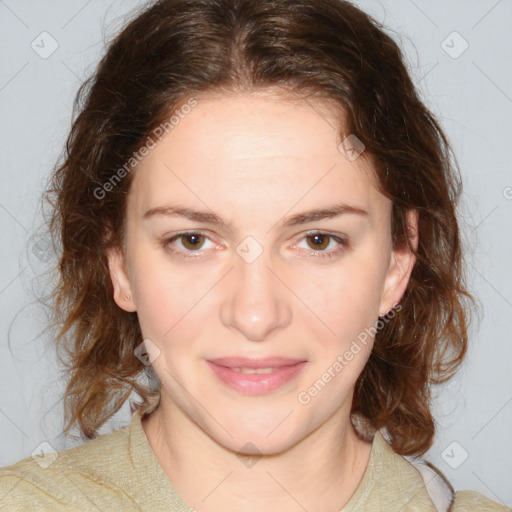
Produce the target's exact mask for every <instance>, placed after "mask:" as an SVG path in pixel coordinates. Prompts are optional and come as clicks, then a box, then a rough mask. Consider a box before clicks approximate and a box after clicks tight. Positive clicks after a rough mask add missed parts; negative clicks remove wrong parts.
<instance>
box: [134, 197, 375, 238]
mask: <svg viewBox="0 0 512 512" xmlns="http://www.w3.org/2000/svg"><path fill="white" fill-rule="evenodd" d="M344 214H353V215H361V216H365V215H368V212H367V211H365V210H363V209H362V208H358V207H357V206H352V205H349V204H345V203H340V204H335V205H333V206H329V207H326V208H317V209H314V210H308V211H305V212H301V213H297V214H294V215H291V216H289V217H284V218H283V219H282V220H281V221H280V222H278V223H277V224H280V225H281V226H282V227H292V226H298V225H301V224H307V223H309V222H316V221H319V220H323V219H332V218H334V217H338V216H340V215H344ZM160 215H161V216H166V217H185V218H187V219H189V220H192V221H196V222H202V223H205V224H216V225H219V226H222V227H224V228H226V229H228V230H229V231H232V228H231V227H230V226H229V224H228V223H227V222H226V221H225V220H224V219H223V218H222V217H220V216H219V215H217V214H216V213H213V212H212V211H206V210H195V209H193V208H187V207H181V206H157V207H155V208H151V209H149V210H148V211H147V212H145V213H144V215H143V218H144V219H149V218H152V217H156V216H160Z"/></svg>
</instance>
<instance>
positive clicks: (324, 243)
mask: <svg viewBox="0 0 512 512" xmlns="http://www.w3.org/2000/svg"><path fill="white" fill-rule="evenodd" d="M306 238H307V240H308V245H309V246H310V247H311V249H314V250H319V249H325V248H326V247H328V246H329V240H330V237H329V235H322V234H319V233H316V234H314V235H308V236H307V237H306ZM310 240H313V244H314V245H313V246H311V245H310V244H309V241H310Z"/></svg>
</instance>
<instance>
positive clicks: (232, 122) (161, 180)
mask: <svg viewBox="0 0 512 512" xmlns="http://www.w3.org/2000/svg"><path fill="white" fill-rule="evenodd" d="M339 124H340V121H339V114H336V113H335V112H333V109H332V106H330V105H329V104H327V103H323V102H321V101H319V100H314V101H312V100H307V101H306V100H300V99H297V98H290V99H284V98H280V97H273V96H269V95H265V94H255V93H246V94H239V95H230V96H218V97H212V98H205V99H201V100H199V101H198V103H197V105H196V106H195V107H193V108H191V109H190V111H189V112H188V113H187V114H186V115H182V116H180V121H179V123H177V124H175V125H174V127H173V128H172V130H170V131H169V132H168V133H167V134H166V135H164V136H163V137H162V138H161V140H160V141H159V142H158V143H157V144H156V146H155V147H154V148H153V149H152V150H151V151H150V152H149V154H148V155H147V156H145V157H144V159H143V160H142V161H141V163H140V164H139V165H138V167H137V169H136V172H135V173H134V174H135V175H134V180H133V183H132V190H131V191H130V194H131V196H132V198H131V200H132V203H134V205H135V206H136V207H137V209H139V210H141V209H144V208H145V209H147V208H151V207H154V206H158V205H159V204H165V203H168V202H169V201H171V200H176V199H178V198H179V197H178V196H181V198H183V193H185V195H187V196H189V197H190V199H192V201H196V202H197V200H202V199H203V198H204V201H203V202H204V203H206V204H208V206H209V207H213V206H215V205H214V204H210V203H212V202H213V203H215V202H217V205H216V206H218V207H219V208H220V209H222V208H223V207H225V205H226V204H227V203H226V201H227V200H228V201H229V202H230V204H233V203H238V201H239V200H240V199H242V198H243V203H244V205H246V206H250V205H252V206H256V205H258V204H259V205H261V203H262V201H264V202H265V203H266V204H267V205H268V204H269V203H272V204H273V203H275V202H278V203H281V204H282V207H283V208H284V207H287V208H288V209H289V208H291V207H292V206H293V204H295V203H299V202H300V203H301V204H300V206H302V207H314V206H316V204H315V203H318V201H319V200H321V201H322V202H323V203H329V202H335V201H339V200H340V199H341V200H347V202H351V203H356V206H359V207H361V208H364V209H367V210H371V209H372V208H376V209H378V208H379V206H380V207H382V204H381V203H382V201H383V196H382V195H381V194H380V193H379V192H378V191H377V189H376V187H375V186H374V180H375V178H374V173H373V171H372V169H371V167H370V164H369V160H368V159H366V158H363V157H360V158H358V159H357V160H355V161H350V160H349V159H347V157H346V155H345V154H343V152H342V151H340V149H339V144H340V142H341V140H342V138H343V135H341V134H340V126H339ZM206 199H208V201H209V203H208V202H207V201H206ZM348 200H350V201H348ZM203 206H204V205H203Z"/></svg>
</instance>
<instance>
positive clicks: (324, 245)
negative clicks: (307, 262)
mask: <svg viewBox="0 0 512 512" xmlns="http://www.w3.org/2000/svg"><path fill="white" fill-rule="evenodd" d="M303 240H304V241H305V243H306V244H307V247H305V249H309V250H310V251H311V252H310V255H311V256H312V257H320V258H326V257H327V258H328V257H332V256H335V255H337V254H339V253H340V252H342V251H343V250H344V249H346V247H347V246H348V240H346V239H345V238H342V237H340V236H336V235H333V234H330V233H325V232H323V231H313V232H310V233H306V235H305V236H304V237H303ZM297 247H300V244H298V245H297ZM328 249H330V250H328Z"/></svg>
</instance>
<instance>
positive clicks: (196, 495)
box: [0, 0, 506, 512]
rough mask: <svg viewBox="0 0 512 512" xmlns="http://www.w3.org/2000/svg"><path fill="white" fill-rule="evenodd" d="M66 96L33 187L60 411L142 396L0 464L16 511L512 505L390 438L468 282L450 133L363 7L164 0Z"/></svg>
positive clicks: (401, 427) (416, 404)
mask: <svg viewBox="0 0 512 512" xmlns="http://www.w3.org/2000/svg"><path fill="white" fill-rule="evenodd" d="M79 99H81V100H82V102H81V104H80V113H79V115H78V116H77V118H76V120H75V122H74V125H73V128H72V131H71V133H70V135H69V139H68V143H67V154H66V158H65V161H64V162H63V163H62V164H61V165H60V166H59V167H58V169H57V170H56V172H55V174H54V176H53V180H52V184H51V187H50V189H49V195H48V197H49V199H50V201H51V202H52V204H53V207H54V211H53V216H52V219H51V225H50V228H51V230H52V232H53V233H54V235H55V237H56V239H57V240H58V241H59V243H60V244H61V245H62V255H61V257H60V265H59V270H60V281H59V283H58V284H57V286H56V288H55V290H54V299H55V325H56V326H57V327H58V337H57V339H58V342H59V347H60V348H61V349H63V351H64V354H65V362H66V364H67V365H68V367H69V376H70V378H69V383H68V387H67V391H66V396H65V405H66V411H67V429H68V430H69V429H70V428H71V427H72V426H74V425H78V426H79V428H80V429H81V431H82V432H83V434H84V435H85V436H86V437H88V438H93V437H95V436H96V433H97V431H98V428H99V427H100V426H101V425H102V424H103V423H104V422H105V421H106V420H107V419H108V418H109V417H111V416H112V414H113V413H114V412H115V411H117V410H118V409H119V408H120V407H121V406H122V404H123V403H125V402H126V400H127V399H128V398H129V397H130V395H131V394H132V392H134V391H135V392H136V393H137V394H138V395H139V396H140V398H141V399H140V402H139V403H138V404H136V405H135V406H134V412H133V416H132V421H131V424H130V426H129V427H127V428H123V429H120V430H118V431H116V432H113V433H110V434H106V435H102V436H99V437H96V438H95V439H94V440H91V441H89V442H87V443H85V444H83V445H81V446H79V447H77V448H74V449H71V450H68V451H64V452H59V453H57V454H56V453H48V454H46V455H44V454H42V455H41V456H37V455H36V456H34V457H33V458H29V459H25V460H23V461H21V462H19V463H17V464H15V465H13V466H11V467H8V468H4V469H2V471H1V473H0V474H1V476H0V496H1V497H2V501H0V504H2V506H3V507H6V510H27V509H29V510H96V509H99V510H102V511H107V510H123V511H125V510H148V511H159V510H173V511H192V510H197V511H200V512H203V511H204V512H210V511H220V510H223V511H231V510H233V511H234V510H243V511H248V512H252V511H261V510H269V511H270V510H272V511H273V510H276V511H277V510H279V511H283V510H286V511H295V510H297V511H299V510H309V511H313V510H315V511H316V510H318V511H326V512H327V511H339V510H343V511H345V512H346V511H356V510H372V511H373V510H376V511H378V510H382V511H384V510H385V511H392V510H396V511H398V510H415V511H435V510H447V509H448V508H450V509H451V510H496V511H498V510H506V507H503V506H501V505H499V504H497V503H494V502H492V501H491V500H489V499H487V498H485V497H484V496H482V495H479V494H477V493H473V492H470V491H464V492H457V493H456V494H455V495H454V493H453V492H451V489H450V487H449V485H448V484H447V483H442V482H443V481H442V479H441V478H440V477H436V473H435V472H433V471H431V472H430V473H428V472H426V471H425V470H423V469H421V468H420V467H418V465H415V464H412V463H411V462H410V461H409V460H408V459H406V458H404V456H416V455H421V454H423V453H424V452H425V451H426V450H427V449H428V448H429V447H430V446H431V444H432V440H433V436H434V419H433V417H432V415H431V411H430V389H431V386H432V385H433V384H436V383H439V382H443V381H445V380H447V379H449V378H450V377H451V376H452V375H453V374H454V372H455V371H456V369H457V368H458V366H459V365H460V363H461V361H462V360H463V357H464V355H465V352H466V345H467V318H466V313H465V311H466V309H465V308H466V307H467V302H469V301H470V299H471V298H470V296H469V294H468V293H467V291H466V289H465V286H464V279H463V268H462V257H461V252H460V247H459V232H458V227H457V219H456V216H455V205H456V200H457V197H458V194H459V181H458V177H457V174H456V172H455V170H454V169H453V168H452V166H451V163H450V155H449V147H448V143H447V141H446V139H445V136H444V135H443V132H442V130H441V129H440V127H439V125H438V124H437V122H436V121H435V120H434V118H433V117H432V115H431V114H430V112H429V111H428V110H427V109H426V107H425V106H424V105H423V104H422V103H421V102H420V100H419V99H418V96H417V94H416V92H415V89H414V86H413V84H412V82H411V80H410V78H409V76H408V73H407V71H406V69H405V66H404V64H403V62H402V57H401V54H400V51H399V49H398V47H397V46H396V44H395V43H394V42H393V41H392V40H391V39H390V38H389V37H388V36H387V35H386V34H385V33H384V32H383V30H382V28H381V27H380V26H379V25H378V24H377V23H376V22H375V21H374V20H372V19H370V18H369V17H368V16H367V15H366V14H364V13H363V12H361V11H360V10H358V9H357V8H355V7H354V6H352V5H351V4H350V3H348V2H343V1H338V0H301V1H296V0H295V1H292V0H279V1H277V0H262V1H259V2H251V1H249V0H212V1H207V2H206V1H201V0H162V1H159V2H156V3H153V4H151V5H148V7H147V8H146V9H145V10H144V12H142V13H139V14H138V15H137V17H135V18H134V19H133V20H132V21H131V22H130V23H129V24H128V25H127V26H126V27H125V28H124V30H123V31H122V32H121V33H120V34H119V35H118V36H117V37H116V39H115V40H114V41H113V42H112V43H111V44H110V45H109V47H108V51H107V53H106V55H105V57H104V58H103V60H102V61H101V62H100V64H99V66H98V69H97V71H96V73H95V74H94V76H93V77H92V78H91V79H90V80H89V81H88V82H86V84H84V86H83V87H82V88H81V91H80V93H79ZM436 478H437V479H438V481H439V483H437V484H436V485H435V486H432V482H434V481H436V480H435V479H436Z"/></svg>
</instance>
